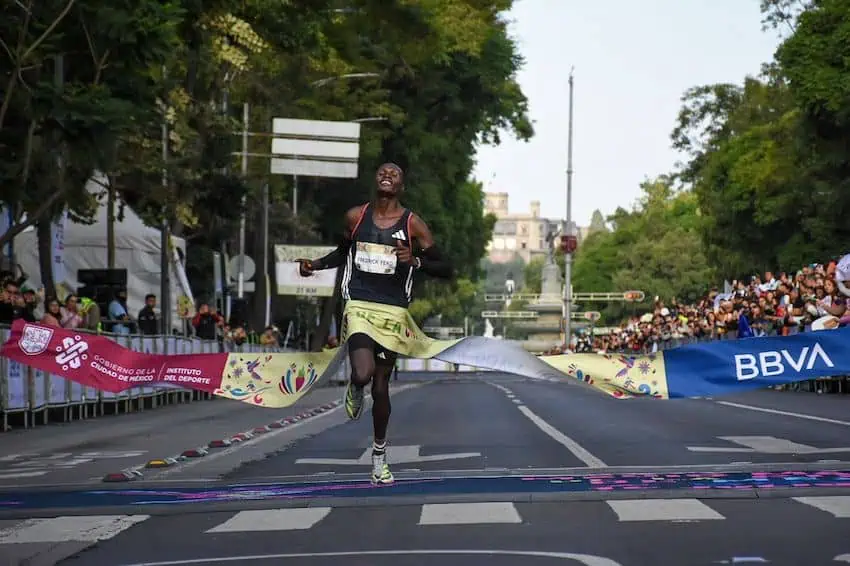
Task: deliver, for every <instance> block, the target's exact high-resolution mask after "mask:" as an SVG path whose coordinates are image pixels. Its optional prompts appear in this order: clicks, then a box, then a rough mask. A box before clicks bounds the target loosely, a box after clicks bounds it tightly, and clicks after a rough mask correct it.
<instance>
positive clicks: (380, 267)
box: [354, 242, 398, 275]
mask: <svg viewBox="0 0 850 566" xmlns="http://www.w3.org/2000/svg"><path fill="white" fill-rule="evenodd" d="M356 249H357V251H356V253H355V254H354V265H355V267H357V269H358V270H360V271H363V272H366V273H378V274H381V275H392V274H393V273H395V268H396V265H398V257H397V256H396V255H395V248H393V247H392V246H386V245H384V244H370V243H367V242H357V248H356Z"/></svg>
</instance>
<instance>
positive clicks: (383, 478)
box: [372, 451, 395, 485]
mask: <svg viewBox="0 0 850 566" xmlns="http://www.w3.org/2000/svg"><path fill="white" fill-rule="evenodd" d="M394 481H395V478H394V477H393V473H392V472H391V471H390V467H389V466H388V465H387V454H386V452H382V453H380V454H377V453H375V452H374V451H373V452H372V484H374V485H388V484H391V483H393V482H394Z"/></svg>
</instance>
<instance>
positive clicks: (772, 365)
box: [664, 328, 850, 397]
mask: <svg viewBox="0 0 850 566" xmlns="http://www.w3.org/2000/svg"><path fill="white" fill-rule="evenodd" d="M664 366H665V369H666V374H667V389H668V394H669V396H670V397H695V396H707V395H723V394H730V393H735V392H739V391H747V390H751V389H762V388H765V387H768V386H770V385H781V384H786V383H794V382H797V381H805V380H807V379H815V378H818V377H831V376H838V375H850V328H839V329H836V330H824V331H821V332H805V333H801V334H795V335H793V336H777V337H761V338H744V339H741V340H720V341H717V342H708V343H704V344H693V345H688V346H682V347H679V348H676V349H673V350H668V351H666V352H664Z"/></svg>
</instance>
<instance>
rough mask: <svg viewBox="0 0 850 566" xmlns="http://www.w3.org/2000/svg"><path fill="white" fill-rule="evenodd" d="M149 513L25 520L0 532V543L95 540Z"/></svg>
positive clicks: (115, 531)
mask: <svg viewBox="0 0 850 566" xmlns="http://www.w3.org/2000/svg"><path fill="white" fill-rule="evenodd" d="M149 518H150V515H92V516H88V517H85V516H80V517H54V518H52V519H27V520H26V521H23V522H21V523H18V524H16V525H13V526H11V527H9V528H7V529H3V530H2V531H0V544H12V543H33V542H41V543H43V542H69V541H82V542H96V541H99V540H106V539H110V538H112V537H114V536H115V535H117V534H119V533H121V532H122V531H125V530H127V529H129V528H130V527H132V526H133V525H135V524H137V523H141V522H142V521H146V520H147V519H149Z"/></svg>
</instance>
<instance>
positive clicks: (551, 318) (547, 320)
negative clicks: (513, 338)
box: [516, 232, 564, 352]
mask: <svg viewBox="0 0 850 566" xmlns="http://www.w3.org/2000/svg"><path fill="white" fill-rule="evenodd" d="M555 235H556V234H555V232H550V233H549V235H548V236H547V237H546V243H547V246H546V262H545V263H544V264H543V269H542V273H541V278H540V296H539V297H538V298H537V299H536V300H534V301H532V302H530V303H528V304H527V305H526V306H525V310H528V311H533V312H536V313H537V317H536V318H535V319H534V320H529V321H521V322H517V323H516V325H517V327H518V328H523V329H525V330H528V331H529V334H528V338H527V339H526V340H525V341H524V342H522V346H523V348H525V349H526V350H528V351H530V352H545V351H546V350H549V349H551V348H553V347H555V346H557V345H559V344H561V342H562V341H563V338H562V336H561V332H562V328H563V306H564V302H563V301H564V298H563V291H562V289H563V283H562V280H561V273H560V270H559V269H558V264H557V263H555V253H554V240H555Z"/></svg>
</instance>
